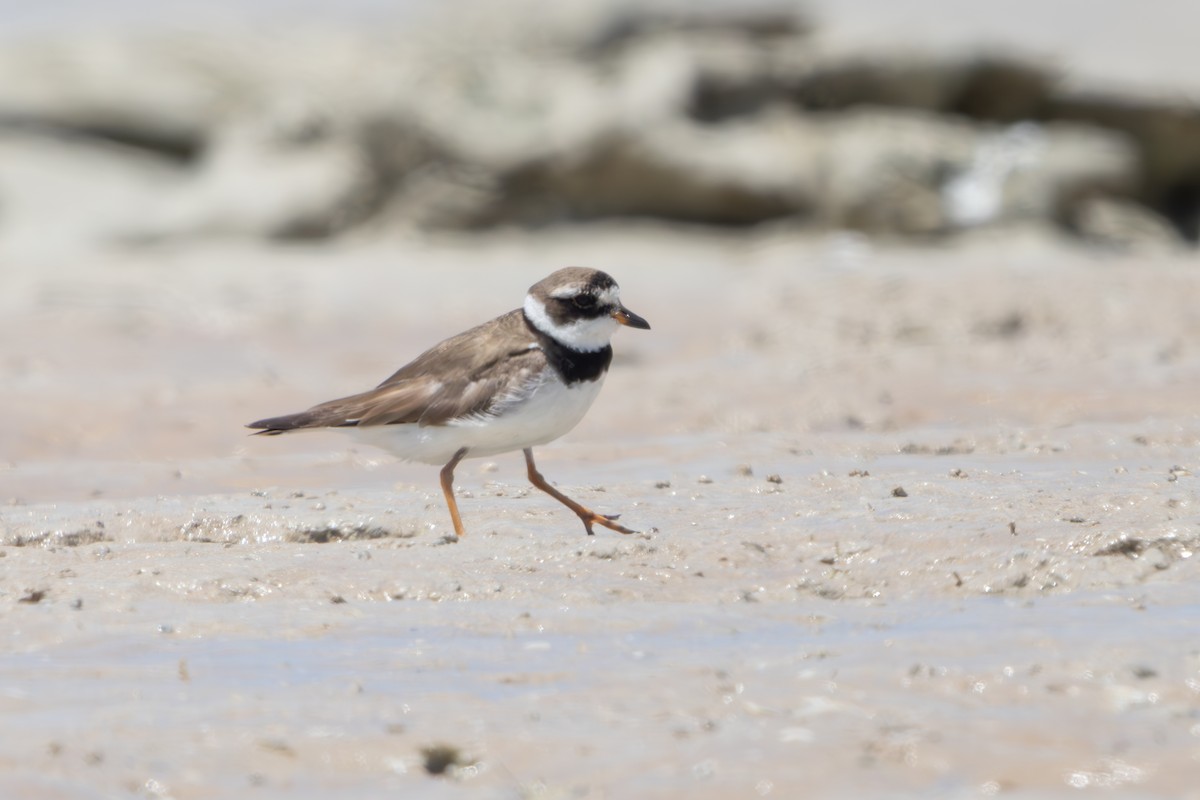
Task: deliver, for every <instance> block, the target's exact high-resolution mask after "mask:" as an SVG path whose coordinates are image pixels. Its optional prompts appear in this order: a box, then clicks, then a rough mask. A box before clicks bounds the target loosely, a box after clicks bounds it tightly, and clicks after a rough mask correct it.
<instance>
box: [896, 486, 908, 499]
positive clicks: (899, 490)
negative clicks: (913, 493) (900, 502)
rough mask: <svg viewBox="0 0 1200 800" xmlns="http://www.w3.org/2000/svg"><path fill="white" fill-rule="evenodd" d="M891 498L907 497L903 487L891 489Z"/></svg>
mask: <svg viewBox="0 0 1200 800" xmlns="http://www.w3.org/2000/svg"><path fill="white" fill-rule="evenodd" d="M892 497H908V492H906V491H904V487H903V486H897V487H896V488H895V489H892Z"/></svg>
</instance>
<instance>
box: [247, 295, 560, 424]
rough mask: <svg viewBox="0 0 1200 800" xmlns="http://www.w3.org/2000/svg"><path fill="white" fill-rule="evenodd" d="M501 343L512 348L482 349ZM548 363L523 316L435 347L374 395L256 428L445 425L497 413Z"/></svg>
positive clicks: (510, 315)
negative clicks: (483, 342) (485, 342)
mask: <svg viewBox="0 0 1200 800" xmlns="http://www.w3.org/2000/svg"><path fill="white" fill-rule="evenodd" d="M493 337H495V338H497V339H499V341H502V342H504V343H505V346H504V347H503V348H500V349H498V348H495V347H487V346H480V345H481V340H488V339H493ZM545 359H546V356H545V354H544V353H543V352H542V350H541V349H540V348H539V346H538V342H537V339H536V338H535V337H534V335H533V334H532V333H531V332H530V331H529V330H528V327H527V326H526V324H525V320H524V316H523V315H522V313H521V311H520V310H519V309H518V310H516V311H512V312H509V313H508V314H505V315H503V316H501V317H498V318H496V319H494V320H492V321H491V322H487V323H484V324H483V325H480V326H478V327H475V328H472V329H471V330H469V331H466V332H465V333H460V334H459V335H457V336H454V337H451V338H449V339H447V340H445V341H444V342H441V343H440V344H438V345H435V346H434V347H432V348H430V349H429V350H427V351H426V352H424V353H422V354H421V355H420V356H418V357H417V358H415V359H414V360H413V361H411V362H409V363H408V364H406V365H405V366H403V367H401V368H400V369H399V370H397V371H396V372H395V373H394V374H392V375H391V376H390V377H389V378H388V379H387V380H385V381H384V382H383V383H381V384H379V386H378V387H376V388H374V389H372V390H370V391H368V392H362V393H361V394H356V395H351V396H349V397H342V398H339V399H337V400H330V401H329V402H326V403H321V404H320V405H316V406H313V407H312V408H310V409H308V410H307V411H302V412H300V413H299V414H291V415H288V416H284V417H274V418H272V419H266V420H260V421H259V422H254V423H251V424H250V425H249V427H251V428H260V429H263V430H262V432H263V433H282V432H284V431H287V430H295V429H299V428H328V427H348V426H354V425H357V426H360V427H362V426H368V425H396V424H404V423H417V424H419V425H422V426H424V425H445V424H446V423H447V422H449V421H450V420H453V419H459V418H462V417H471V416H483V415H487V414H489V413H492V412H494V411H495V410H496V408H497V407H498V406H500V405H503V404H505V403H508V402H511V401H512V400H514V399H516V398H517V397H519V396H520V395H521V394H522V392H527V391H528V388H529V386H530V384H531V381H532V379H533V376H534V375H536V374H537V372H538V371H539V370H541V369H542V368H543V367H544V366H545V363H546V361H545Z"/></svg>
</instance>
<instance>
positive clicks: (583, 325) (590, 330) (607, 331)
mask: <svg viewBox="0 0 1200 800" xmlns="http://www.w3.org/2000/svg"><path fill="white" fill-rule="evenodd" d="M599 301H600V302H601V303H613V304H616V303H619V302H620V298H619V297H618V296H617V290H616V288H615V287H614V288H612V289H609V290H608V291H606V292H604V293H603V294H601V295H600V297H599ZM525 316H526V317H528V319H529V321H530V322H532V323H533V326H534V327H535V328H537V329H538V330H539V331H541V332H542V333H544V334H546V335H547V336H550V337H551V338H553V339H554V340H555V341H558V342H561V343H562V344H564V345H566V346H567V347H569V348H571V349H572V350H577V351H579V352H581V353H594V352H596V351H597V350H603V349H604V348H605V347H608V344H609V342H610V341H612V335H613V334H614V333H616V332H617V328H619V327H621V323H619V322H617V321H616V320H615V319H613V318H612V317H610V316H609V315H608V314H605V315H603V316H600V317H596V318H595V319H579V320H576V321H574V322H572V323H571V324H570V325H555V324H554V321H553V320H551V319H550V315H549V314H547V313H546V306H545V304H543V303H542V301H541V300H538V299H537V298H536V297H534V296H533V295H527V296H526V297H525Z"/></svg>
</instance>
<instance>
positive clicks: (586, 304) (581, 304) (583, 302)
mask: <svg viewBox="0 0 1200 800" xmlns="http://www.w3.org/2000/svg"><path fill="white" fill-rule="evenodd" d="M573 302H574V303H575V307H576V308H592V307H594V306H595V305H596V295H594V294H579V295H575V300H574V301H573Z"/></svg>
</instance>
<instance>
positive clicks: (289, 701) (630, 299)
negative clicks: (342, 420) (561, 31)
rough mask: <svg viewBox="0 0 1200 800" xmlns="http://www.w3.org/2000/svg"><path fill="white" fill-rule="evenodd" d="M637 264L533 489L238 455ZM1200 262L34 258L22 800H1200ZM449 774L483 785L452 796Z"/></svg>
mask: <svg viewBox="0 0 1200 800" xmlns="http://www.w3.org/2000/svg"><path fill="white" fill-rule="evenodd" d="M567 264H586V265H590V266H596V267H600V268H603V269H606V270H608V271H610V272H611V273H612V274H613V275H614V276H616V277H617V279H618V280H619V281H620V283H621V285H622V296H623V299H624V300H625V302H626V304H627V305H628V306H629V307H630V308H632V309H633V310H635V311H636V312H638V313H639V314H642V315H643V316H645V317H646V318H647V319H649V320H650V322H651V323H652V325H653V326H654V327H653V330H651V331H648V332H643V331H622V332H620V333H619V334H618V336H617V338H616V340H615V342H614V344H615V347H616V350H617V358H616V360H615V362H614V365H613V370H612V373H611V375H610V376H609V379H608V383H607V385H606V386H605V389H604V392H603V393H602V395H601V397H600V399H599V400H598V401H597V403H596V405H595V407H594V408H593V409H592V411H591V413H590V414H589V416H588V417H587V419H586V420H585V421H584V422H583V424H581V425H580V427H579V428H578V429H577V430H576V431H574V432H573V433H572V434H570V435H569V436H567V437H565V438H564V439H562V440H560V441H559V442H557V443H554V444H552V445H550V446H547V447H545V448H543V449H541V450H540V451H539V463H540V466H541V467H542V470H543V472H545V473H546V475H547V476H548V477H549V478H550V479H551V480H553V481H554V482H556V483H557V484H558V485H559V486H560V487H561V488H562V489H563V490H564V491H566V492H567V493H568V494H572V495H573V496H575V497H577V498H578V499H580V500H581V501H583V502H585V503H587V504H589V505H591V506H593V507H595V508H596V509H597V510H600V511H603V512H606V513H613V512H620V513H622V521H623V522H626V523H627V524H630V525H631V526H633V527H635V528H639V529H642V530H644V531H645V533H642V534H638V535H633V536H628V537H622V536H619V535H617V534H613V533H611V532H608V531H599V532H598V534H597V536H595V537H590V538H589V537H587V536H585V535H584V532H583V529H582V527H581V526H580V525H579V523H578V520H576V519H575V518H574V517H573V516H572V515H571V514H570V513H569V512H568V511H566V510H565V509H563V508H561V507H560V506H558V505H557V504H556V503H555V502H554V501H553V500H551V499H550V498H548V497H546V496H544V495H542V494H540V493H538V492H536V490H532V489H531V488H530V487H529V486H528V485H527V483H526V481H525V478H524V471H523V464H522V463H521V459H520V455H519V454H514V455H510V456H501V457H498V458H495V459H490V460H488V461H486V462H484V461H469V462H465V463H464V465H463V466H462V467H461V468H460V470H459V480H458V483H459V487H460V507H461V509H462V512H463V516H464V520H465V522H466V525H467V529H468V531H469V534H468V536H467V537H466V538H465V539H463V540H462V541H459V542H457V543H454V542H451V541H450V540H449V539H448V538H447V533H448V532H449V531H450V530H451V528H450V525H449V519H448V515H447V514H446V511H445V508H444V505H443V503H442V499H441V496H440V492H439V490H438V487H437V479H436V469H434V468H430V467H426V466H420V465H407V464H399V463H396V462H394V461H392V460H390V459H389V458H388V457H387V456H385V455H383V454H381V453H376V452H374V451H370V450H369V449H366V448H354V447H352V442H351V441H350V440H349V439H346V438H341V437H339V436H337V435H336V434H326V433H317V434H312V435H307V436H295V437H280V438H276V439H264V438H262V437H258V438H250V437H247V436H246V435H245V431H244V430H243V429H242V428H241V426H242V425H243V424H244V423H246V422H248V421H251V420H253V419H257V418H260V417H264V416H267V415H271V414H277V413H285V412H290V411H296V410H300V409H302V408H305V407H307V406H308V405H310V404H312V403H315V402H317V401H320V400H325V399H329V398H331V397H334V396H338V395H340V394H344V393H349V392H353V391H356V390H360V389H363V388H367V387H369V386H371V385H374V384H375V383H377V382H378V381H379V380H380V379H382V378H384V377H385V376H387V375H388V374H390V372H391V371H392V370H393V369H394V368H396V367H397V366H399V365H400V364H401V363H403V362H404V361H405V360H407V359H408V358H410V357H412V356H414V355H416V354H417V353H418V352H419V351H420V350H421V349H423V348H424V347H425V346H428V345H430V344H432V343H433V342H435V341H436V340H438V339H439V338H442V337H444V336H447V335H450V334H453V333H455V332H457V331H459V330H462V329H464V328H466V327H468V326H469V325H472V324H474V323H476V322H479V321H482V320H483V319H486V318H488V317H489V316H492V315H495V314H499V313H501V312H503V311H506V310H508V309H510V308H514V307H516V306H517V305H518V304H519V303H520V302H521V299H522V296H523V293H524V291H525V288H526V287H527V286H529V285H530V284H532V283H533V282H534V281H536V280H537V279H539V278H541V277H542V276H544V275H545V274H547V273H549V272H550V271H551V270H553V269H554V268H557V267H559V266H564V265H567ZM1197 267H1200V263H1198V262H1197V261H1196V259H1195V258H1194V257H1178V258H1166V257H1159V258H1147V257H1133V256H1129V257H1113V256H1109V257H1097V256H1095V255H1091V254H1087V253H1083V252H1080V251H1078V250H1070V249H1063V248H1061V247H1059V246H1056V245H1054V244H1053V243H1051V242H1049V241H1046V240H1043V239H1042V238H1041V237H1039V236H1036V235H1031V234H1028V233H1021V232H1003V233H999V234H994V235H988V236H981V237H978V238H976V239H973V240H970V241H963V242H960V243H959V244H957V245H954V246H950V247H945V248H941V249H932V248H890V249H875V248H873V247H872V246H871V245H870V244H869V243H867V242H864V241H863V240H861V239H858V238H855V237H851V236H832V237H827V238H818V239H805V238H798V237H795V236H791V235H787V234H783V233H771V232H769V231H764V232H760V233H758V234H756V235H753V236H732V235H708V234H700V233H696V232H686V231H674V232H673V231H670V230H663V229H659V228H653V227H639V226H608V227H599V228H585V229H576V230H564V231H560V232H557V233H553V234H542V235H526V234H521V233H497V234H492V235H487V236H483V237H479V238H475V239H437V238H432V239H423V240H406V241H395V242H375V243H364V242H359V243H346V244H342V245H337V246H328V247H323V248H255V247H250V246H243V245H232V244H231V245H206V246H202V247H192V248H188V249H185V250H172V249H168V248H164V249H160V250H143V251H136V252H131V253H124V254H122V253H108V254H103V255H101V254H93V255H90V256H87V257H81V258H77V259H70V260H67V259H61V260H54V261H46V262H42V263H32V262H26V263H20V264H14V265H6V271H5V273H4V276H3V278H2V281H3V284H2V285H3V291H2V292H0V312H2V313H0V382H2V384H3V386H4V391H3V393H0V414H2V415H3V418H4V419H5V420H6V421H7V424H6V425H5V426H3V428H2V429H0V499H2V500H3V502H4V505H3V506H2V507H0V631H2V634H0V635H2V637H3V646H2V647H0V713H2V714H3V717H4V730H5V734H4V737H3V739H4V743H3V746H2V747H0V796H4V797H31V798H34V797H36V798H58V797H63V798H67V797H71V798H76V797H121V796H136V797H173V798H201V797H214V796H225V797H264V798H266V797H281V798H282V797H287V798H307V797H312V798H318V797H321V798H324V797H331V796H346V797H350V796H355V797H383V796H390V797H460V796H472V797H475V796H480V797H497V798H509V797H553V798H558V797H563V798H568V797H570V798H601V797H606V798H615V797H662V798H667V797H685V796H686V797H696V798H705V797H712V798H718V797H720V798H727V797H756V796H771V797H802V796H822V797H866V796H874V797H975V796H1005V797H1023V798H1033V797H1038V798H1041V797H1059V796H1063V795H1065V794H1068V793H1070V792H1073V791H1074V790H1075V789H1079V788H1103V789H1105V790H1106V794H1105V796H1118V795H1120V796H1137V797H1187V796H1197V795H1196V791H1197V790H1196V787H1197V786H1198V785H1200V762H1198V761H1197V753H1198V752H1200V750H1198V747H1200V744H1198V742H1200V710H1198V709H1200V645H1198V644H1197V643H1198V642H1200V590H1198V589H1197V588H1196V587H1197V585H1200V583H1198V580H1197V579H1198V577H1200V576H1198V575H1197V568H1196V564H1197V558H1195V557H1194V556H1193V553H1194V551H1195V549H1196V547H1197V545H1198V544H1200V527H1198V525H1200V517H1198V515H1197V507H1196V503H1197V488H1196V477H1195V476H1194V474H1193V472H1194V471H1196V470H1198V469H1200V457H1198V456H1200V418H1198V417H1197V414H1196V398H1197V396H1200V395H1198V392H1200V345H1197V342H1200V306H1197V303H1196V297H1198V296H1200V292H1198V290H1200V271H1198V270H1197ZM437 745H446V746H448V747H449V748H451V749H452V750H453V751H455V752H456V753H457V760H458V766H454V767H452V768H451V769H450V770H448V772H446V773H445V774H442V775H437V776H435V775H431V774H429V773H428V772H427V770H426V768H425V764H426V762H427V761H428V760H429V759H428V757H427V756H426V755H424V752H425V751H426V749H427V748H430V747H434V746H437Z"/></svg>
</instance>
